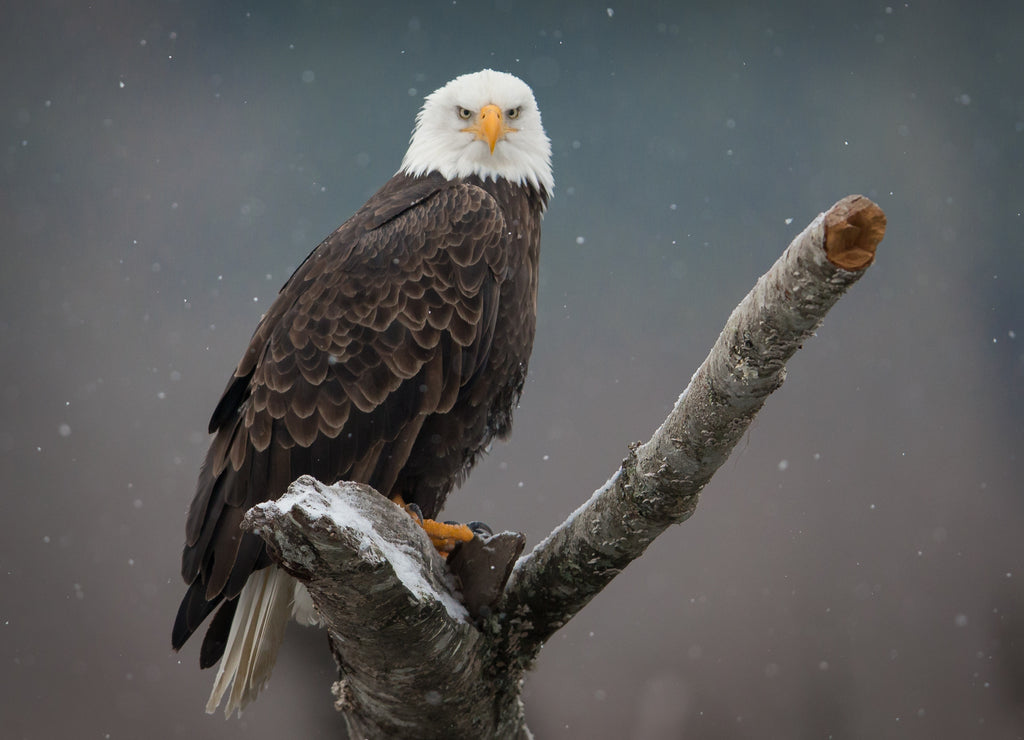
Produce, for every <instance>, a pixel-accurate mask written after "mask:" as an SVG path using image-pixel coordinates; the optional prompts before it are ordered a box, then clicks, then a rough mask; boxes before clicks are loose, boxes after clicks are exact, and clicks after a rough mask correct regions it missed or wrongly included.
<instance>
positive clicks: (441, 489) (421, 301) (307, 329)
mask: <svg viewBox="0 0 1024 740" xmlns="http://www.w3.org/2000/svg"><path fill="white" fill-rule="evenodd" d="M553 187H554V181H553V179H552V175H551V145H550V142H549V140H548V138H547V136H546V135H545V133H544V129H543V127H542V125H541V117H540V111H539V110H538V108H537V103H536V101H535V99H534V96H533V93H532V92H531V90H530V88H529V87H528V86H527V85H526V84H525V83H524V82H523V81H522V80H520V79H518V78H517V77H514V76H513V75H510V74H506V73H503V72H496V71H493V70H483V71H481V72H476V73H473V74H467V75H463V76H461V77H458V78H456V79H455V80H452V81H451V82H449V83H448V84H447V85H445V86H444V87H441V88H440V89H438V90H437V91H435V92H434V93H432V94H431V95H428V96H427V98H426V99H425V101H424V104H423V107H422V109H421V110H420V112H419V114H418V115H417V117H416V126H415V129H414V131H413V134H412V138H411V140H410V143H409V149H408V151H407V152H406V154H405V157H404V159H403V160H402V165H401V168H400V169H399V171H398V172H397V173H396V174H395V175H394V177H392V178H391V179H390V180H388V182H387V183H385V185H384V187H382V188H381V189H380V190H379V191H378V192H377V193H376V194H375V195H374V196H373V197H371V198H370V199H369V201H367V203H366V204H365V205H364V206H363V207H362V208H360V209H359V211H358V212H356V214H355V215H354V216H352V217H351V218H350V219H349V220H347V221H346V222H345V223H344V224H342V225H341V226H340V227H339V228H338V229H337V230H336V231H334V233H332V234H331V235H330V236H328V237H327V238H326V239H324V241H323V242H321V243H320V245H319V246H317V247H316V248H315V249H314V250H313V251H312V253H310V255H309V256H308V257H307V258H306V259H305V261H304V262H303V263H302V264H301V265H300V266H299V268H298V269H297V270H296V271H295V273H294V274H293V275H292V276H291V278H290V279H289V280H288V282H287V283H285V285H284V287H283V288H282V289H281V292H280V294H279V295H278V297H277V299H276V300H275V301H274V303H273V305H272V306H271V307H270V309H269V310H268V311H267V313H266V315H265V316H264V317H263V319H262V320H261V321H260V324H259V326H258V327H257V328H256V331H255V333H254V334H253V337H252V340H251V341H250V343H249V347H248V349H246V351H245V354H244V355H243V356H242V359H241V361H240V362H239V363H238V366H237V367H236V368H235V371H234V374H233V375H232V376H231V379H230V380H229V381H228V384H227V387H226V388H225V390H224V393H223V395H222V396H221V399H220V402H219V403H218V404H217V406H216V408H215V409H214V411H213V415H212V418H211V419H210V425H209V431H210V433H211V434H213V435H214V437H213V439H212V441H211V444H210V449H209V452H208V453H207V455H206V459H205V461H204V462H203V465H202V467H201V469H200V473H199V482H198V486H197V490H196V493H195V497H194V498H193V500H192V504H191V506H190V507H189V511H188V516H187V520H186V525H185V549H184V553H183V555H182V576H183V577H184V579H185V583H186V584H188V591H187V593H186V594H185V597H184V599H183V600H182V602H181V606H180V608H179V609H178V614H177V618H176V620H175V623H174V628H173V634H172V644H173V647H174V649H175V650H177V649H179V648H180V647H181V646H182V645H184V643H185V641H186V640H187V639H188V638H189V637H190V636H191V635H192V633H193V632H195V631H196V629H198V628H199V626H200V625H201V624H202V622H203V621H204V620H205V619H206V618H207V617H208V616H209V615H210V614H211V613H213V612H214V610H217V613H216V615H215V616H214V617H213V619H212V620H211V622H210V626H209V628H208V629H207V632H206V636H205V638H204V640H203V644H202V648H201V651H200V665H201V666H202V667H203V668H207V667H210V666H212V665H214V664H215V663H217V661H220V667H219V669H218V672H217V677H216V679H215V681H214V688H213V691H212V693H211V695H210V700H209V702H208V703H207V707H206V709H207V711H208V712H211V713H212V712H213V711H214V710H215V709H216V708H217V706H218V705H219V704H220V702H221V700H222V699H223V697H224V695H225V693H228V691H229V689H230V693H229V694H228V699H227V705H226V709H225V714H226V715H228V716H230V715H231V713H232V712H233V711H234V710H238V711H239V712H240V711H241V709H242V708H243V707H244V706H245V705H246V704H247V703H249V702H250V701H251V700H252V699H254V698H255V696H256V694H257V693H258V691H259V690H260V689H261V688H262V686H263V684H264V683H265V682H266V680H267V678H268V677H269V675H270V671H271V668H272V667H273V663H274V660H275V658H276V655H277V651H278V648H279V647H280V644H281V641H282V638H283V634H284V628H285V625H286V623H287V621H288V619H289V617H291V616H294V617H295V618H296V619H298V620H299V621H304V622H307V623H316V621H317V618H316V614H315V610H314V609H313V606H312V602H311V600H310V598H309V595H308V593H307V592H306V590H305V588H304V587H303V586H301V585H300V584H298V582H297V581H295V580H294V579H293V578H292V577H291V576H289V575H287V574H286V573H285V572H284V571H283V570H281V569H280V568H278V567H277V566H276V565H275V564H274V563H273V561H272V560H271V559H270V557H269V556H268V554H267V552H266V549H265V547H264V544H263V542H262V540H261V539H260V538H259V537H258V536H256V535H254V534H252V533H248V532H243V531H242V530H241V529H240V528H239V524H240V522H241V521H242V516H243V515H244V514H245V512H246V511H248V510H249V509H250V508H251V507H252V506H254V505H256V504H258V503H260V502H262V501H267V500H271V499H275V498H277V497H279V496H281V495H282V494H283V493H284V492H285V490H286V489H287V487H288V485H289V484H290V483H291V482H292V481H293V480H295V479H296V478H298V477H299V476H301V475H303V474H309V475H312V476H314V477H316V478H318V479H319V480H322V481H325V482H331V483H333V482H335V481H339V480H351V481H358V482H362V483H366V484H368V485H370V486H372V487H373V488H375V489H376V490H377V491H379V492H380V493H382V494H383V495H385V496H388V497H390V498H392V499H394V500H396V501H398V502H405V503H406V504H413V505H415V506H416V507H418V509H419V511H420V512H422V515H423V516H424V517H426V518H428V519H432V518H433V517H434V516H435V515H436V514H437V512H438V511H439V510H440V508H441V506H442V504H443V503H444V500H445V498H446V497H447V495H448V493H449V492H450V491H451V490H452V488H453V487H454V486H456V485H457V484H459V483H461V481H462V480H463V478H464V477H465V476H466V474H467V473H468V471H469V469H470V468H471V467H472V466H473V464H474V463H475V462H476V460H477V459H478V458H479V456H480V455H481V453H482V452H483V451H484V449H485V448H486V447H487V445H488V444H489V443H490V442H491V440H492V438H494V437H498V438H504V437H506V436H507V435H508V433H509V431H510V428H511V424H512V411H513V408H514V407H515V405H516V403H517V402H518V399H519V396H520V393H521V392H522V389H523V382H524V379H525V377H526V368H527V362H528V361H529V358H530V351H531V348H532V346H533V336H534V328H535V324H536V310H537V263H538V256H539V247H540V223H541V217H542V215H543V213H544V210H545V208H546V206H547V203H548V199H549V198H550V196H551V192H552V189H553ZM438 536H439V537H440V539H441V540H442V541H443V540H444V539H445V537H446V536H447V535H446V534H444V533H442V534H441V535H438ZM218 607H219V609H218Z"/></svg>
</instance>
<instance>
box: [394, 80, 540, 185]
mask: <svg viewBox="0 0 1024 740" xmlns="http://www.w3.org/2000/svg"><path fill="white" fill-rule="evenodd" d="M432 170H436V171H438V172H440V173H441V174H442V175H444V176H445V177H447V178H448V179H454V178H457V177H468V176H470V175H477V176H479V177H480V178H483V179H486V178H488V177H490V178H492V179H495V180H496V179H498V178H499V177H500V178H504V179H506V180H510V181H512V182H516V183H530V184H531V185H533V186H534V187H536V188H542V189H544V190H545V191H546V192H548V193H551V191H552V190H553V189H554V186H555V181H554V178H553V177H552V175H551V142H550V141H549V140H548V137H547V134H545V133H544V127H543V126H542V125H541V122H540V110H539V109H538V108H537V101H536V100H534V98H533V91H532V90H530V87H529V86H528V85H527V84H526V83H525V82H523V81H522V80H520V79H519V78H518V77H515V76H514V75H510V74H508V73H506V72H495V71H494V70H492V69H485V70H482V71H480V72H473V73H472V74H465V75H462V76H461V77H456V78H455V79H454V80H452V81H451V82H449V83H448V84H447V85H445V86H444V87H442V88H440V89H438V90H435V91H434V92H432V93H431V94H430V95H428V96H427V98H426V100H425V101H424V102H423V107H422V108H421V109H420V112H419V115H417V116H416V128H415V130H414V131H413V132H412V139H411V140H410V141H409V150H408V151H407V152H406V153H405V158H404V159H403V160H402V167H401V170H400V171H401V172H404V173H406V174H409V175H425V174H427V173H428V172H430V171H432Z"/></svg>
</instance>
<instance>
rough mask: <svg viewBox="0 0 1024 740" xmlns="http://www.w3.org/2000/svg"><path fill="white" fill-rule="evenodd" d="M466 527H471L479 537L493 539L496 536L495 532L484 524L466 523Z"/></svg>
mask: <svg viewBox="0 0 1024 740" xmlns="http://www.w3.org/2000/svg"><path fill="white" fill-rule="evenodd" d="M466 526H467V527H469V528H470V529H471V530H472V531H473V534H475V535H476V536H477V537H491V536H493V535H494V530H492V529H491V528H490V527H488V526H487V525H486V524H484V523H483V522H466Z"/></svg>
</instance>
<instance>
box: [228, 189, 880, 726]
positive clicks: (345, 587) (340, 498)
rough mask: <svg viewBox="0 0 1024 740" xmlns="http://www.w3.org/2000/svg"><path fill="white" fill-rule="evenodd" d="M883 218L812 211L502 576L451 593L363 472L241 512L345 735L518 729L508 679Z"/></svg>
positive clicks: (706, 460) (683, 478)
mask: <svg viewBox="0 0 1024 740" xmlns="http://www.w3.org/2000/svg"><path fill="white" fill-rule="evenodd" d="M885 225H886V220H885V215H884V213H883V212H882V210H881V209H880V208H879V207H878V206H877V205H875V204H874V203H872V202H871V201H870V200H868V199H867V198H864V197H863V196H857V195H853V196H848V197H846V198H843V199H842V200H840V201H839V202H838V203H836V204H835V205H834V206H832V208H830V209H829V210H828V211H827V212H825V213H823V214H820V215H819V216H818V217H817V218H816V219H814V220H813V221H812V222H811V223H810V225H808V226H807V228H805V229H804V230H803V232H801V233H800V234H799V235H798V236H797V237H796V238H795V239H794V240H793V242H792V243H791V244H790V245H789V247H788V248H787V249H786V250H785V252H784V253H783V254H782V256H781V257H780V258H779V259H778V261H776V263H775V264H774V265H773V266H772V268H771V269H770V270H769V271H768V272H767V273H766V274H765V275H763V276H762V277H761V278H760V279H759V280H758V281H757V284H756V285H755V286H754V288H753V289H752V290H751V291H750V293H749V294H748V295H747V296H746V297H745V298H744V299H743V301H741V303H740V304H739V305H738V306H737V307H736V309H735V310H734V311H733V313H732V315H731V316H730V317H729V319H728V321H727V322H726V324H725V328H724V329H723V330H722V333H721V334H720V336H719V337H718V340H717V341H716V343H715V345H714V347H713V348H712V350H711V352H710V353H709V354H708V356H707V358H706V359H705V360H704V362H703V363H702V364H701V366H700V367H699V368H698V369H697V372H696V373H694V375H693V377H692V378H691V379H690V382H689V384H688V385H687V387H686V389H685V390H684V391H683V393H682V394H681V395H680V396H679V399H678V401H677V402H676V404H675V406H674V408H673V409H672V411H671V413H670V414H669V415H668V417H667V418H666V419H665V421H664V422H663V423H662V425H661V426H660V427H659V428H658V429H657V431H655V432H654V435H653V436H652V437H651V439H650V440H648V441H647V442H645V443H643V444H640V445H635V446H631V447H630V450H629V454H628V456H627V457H626V459H625V460H624V461H623V463H622V465H621V467H620V468H619V469H618V470H617V471H616V472H615V473H614V474H613V475H612V477H611V478H610V479H609V480H608V482H607V483H605V485H604V486H602V487H601V488H600V489H598V490H597V491H596V492H594V494H593V495H592V496H591V497H590V499H589V500H587V501H586V503H584V504H583V505H582V506H581V507H580V508H579V509H577V510H576V511H575V512H573V513H572V514H571V515H570V516H569V517H568V518H567V519H566V521H565V522H563V523H562V524H560V525H559V526H558V527H556V528H555V530H554V531H553V532H552V533H551V534H550V535H549V536H548V537H547V538H545V540H544V541H543V542H541V543H540V544H538V545H537V546H536V547H535V548H534V549H533V551H532V552H530V553H529V554H528V555H526V556H525V557H523V558H521V559H519V561H518V562H517V563H516V564H515V567H514V569H513V570H512V571H511V577H509V578H508V582H507V584H506V583H505V578H504V577H505V576H507V575H508V574H507V572H499V573H498V574H497V576H496V577H495V578H497V579H498V581H500V584H504V587H503V588H501V586H500V585H499V586H495V585H494V584H495V582H497V581H495V580H494V579H491V580H487V579H485V581H486V582H485V585H484V586H482V587H480V586H473V587H472V588H471V589H467V591H474V590H475V591H476V593H475V595H473V596H471V597H469V598H465V599H461V600H460V598H459V595H458V594H457V592H456V591H455V589H454V586H453V582H452V578H451V573H450V569H449V567H448V566H446V564H445V562H444V560H443V559H442V558H441V557H440V556H438V554H437V553H436V551H435V550H434V549H433V547H432V546H431V545H430V541H429V538H428V537H427V536H426V534H425V533H424V532H423V530H422V529H421V528H420V527H418V526H417V525H416V524H415V522H413V521H412V519H411V518H410V517H409V516H407V515H406V514H405V513H404V512H403V511H402V510H401V509H399V508H398V507H397V506H395V505H394V504H393V503H391V502H390V501H388V500H387V499H386V498H385V497H383V496H381V495H379V494H377V493H376V492H375V491H373V489H371V488H369V487H367V486H364V485H361V484H356V483H338V484H336V485H334V486H325V485H324V484H322V483H320V482H319V481H316V480H314V479H312V478H310V477H308V476H304V477H302V478H299V479H298V480H297V481H295V483H293V484H292V486H291V487H290V488H289V491H288V493H287V494H286V495H285V496H283V497H282V498H281V499H279V500H277V501H270V502H266V503H264V504H260V505H259V506H257V507H255V508H254V509H252V510H251V511H250V512H249V513H248V514H247V515H246V520H245V525H244V526H246V527H247V528H250V529H252V530H253V531H256V532H258V533H259V534H260V535H261V536H262V537H263V538H264V539H265V540H266V542H267V544H268V546H269V548H270V551H271V553H272V555H273V557H274V558H275V559H276V560H277V561H278V562H279V563H280V564H281V565H282V566H283V567H284V568H285V569H286V570H287V571H288V572H289V573H291V574H292V575H294V576H295V577H296V578H298V579H299V580H300V581H301V582H303V583H304V584H305V585H306V587H307V588H308V589H309V592H310V595H311V596H312V598H313V602H314V603H315V604H316V605H317V608H318V609H319V611H320V614H321V616H322V618H323V620H324V623H325V625H326V627H327V629H328V632H329V634H330V638H331V644H332V648H333V651H334V654H335V658H336V659H337V661H338V665H339V669H340V672H341V674H342V679H341V681H339V682H338V683H337V684H335V689H334V690H335V695H336V696H337V698H338V702H337V704H338V706H339V709H340V710H341V711H342V712H344V714H345V718H346V722H347V723H348V726H349V732H350V734H351V736H352V737H360V738H361V737H409V736H415V737H423V738H430V737H446V738H451V737H456V738H459V737H498V738H525V737H530V734H529V730H528V728H527V726H526V723H525V716H524V712H523V705H522V702H521V701H520V691H521V687H522V681H523V675H524V673H525V671H526V670H527V669H528V668H529V667H530V666H531V665H532V664H533V662H534V660H535V659H536V656H537V654H538V653H539V652H540V649H541V647H542V646H543V645H544V643H545V641H547V640H548V639H549V638H550V637H551V636H552V635H553V634H554V633H555V632H556V631H557V630H558V629H559V628H560V627H561V626H562V625H564V624H565V623H566V622H568V621H569V620H570V619H571V618H572V617H573V616H574V615H575V614H576V613H578V612H579V610H580V609H582V608H583V606H585V605H586V604H587V603H588V602H589V601H590V599H592V598H593V597H594V596H595V595H596V594H597V593H599V592H600V591H601V589H603V588H604V587H605V586H606V585H607V584H608V582H609V581H611V579H612V578H614V577H615V576H616V575H617V574H618V573H620V572H621V571H622V570H623V569H624V568H625V567H626V566H627V565H628V564H629V563H630V562H632V561H633V560H634V559H636V558H637V557H639V556H640V555H641V554H643V552H644V550H646V548H647V546H648V545H649V544H650V543H651V542H652V541H653V540H654V538H655V537H657V536H658V535H659V534H661V532H663V531H664V530H665V529H667V528H668V527H669V526H670V525H672V524H676V523H680V522H682V521H685V520H686V519H688V518H689V517H690V516H691V515H692V514H693V512H694V511H695V509H696V506H697V501H698V495H699V493H700V491H701V490H702V489H703V488H704V486H705V485H707V483H708V481H709V480H710V479H711V476H712V475H713V474H714V473H715V471H716V470H718V468H719V467H720V466H721V465H722V463H724V462H725V460H726V459H727V458H728V456H729V454H730V453H731V451H732V449H733V447H734V446H735V445H736V443H737V442H738V441H739V439H740V438H741V437H742V436H743V434H745V433H746V431H747V429H748V428H749V425H750V422H751V421H752V420H753V418H754V416H755V415H756V414H757V412H758V411H759V410H760V408H761V407H762V406H763V404H764V402H765V401H766V400H767V397H768V396H769V395H770V394H771V393H772V392H773V391H775V390H776V389H777V388H779V387H780V386H781V385H782V383H783V381H784V380H785V373H786V362H787V361H788V360H789V358H790V357H792V355H793V354H794V353H795V352H796V351H797V350H798V349H799V348H800V347H801V346H802V345H803V343H804V341H806V340H807V339H808V338H809V337H810V336H811V335H812V334H813V333H814V332H815V331H816V330H817V328H818V327H819V326H820V324H821V322H822V321H823V319H824V317H825V315H826V314H827V312H828V310H829V309H830V308H831V307H832V306H833V305H834V304H835V302H836V301H838V300H839V298H840V297H841V296H842V295H843V294H844V293H845V292H846V291H847V290H848V289H849V288H850V287H851V286H852V285H853V284H854V283H855V282H856V281H857V280H858V279H859V278H860V277H861V275H863V273H864V271H865V270H866V268H867V267H868V266H869V265H870V264H871V263H872V262H873V260H874V256H875V250H876V247H877V245H878V243H879V242H880V241H881V239H882V237H883V235H884V233H885ZM503 537H504V539H503V540H502V541H501V542H502V544H500V545H499V544H494V545H492V546H491V548H490V551H489V552H484V551H483V550H477V551H471V552H469V553H468V554H464V557H463V560H464V561H465V562H469V563H472V565H469V566H467V565H466V564H465V562H464V563H463V565H462V566H459V567H463V568H469V572H488V571H490V570H494V569H497V570H499V571H500V569H501V568H506V567H508V566H510V564H511V563H512V561H513V560H514V559H515V557H516V556H517V555H518V554H519V551H520V550H521V547H522V541H521V537H520V538H518V539H517V538H516V535H514V534H512V533H508V535H507V536H505V535H503ZM454 557H456V556H453V558H454ZM488 557H489V558H493V559H492V560H485V558H488ZM457 563H458V560H456V561H453V562H452V563H450V565H452V566H455V565H456V564H457ZM456 569H457V568H456ZM463 580H464V581H465V582H468V579H465V578H464V579H463ZM480 589H483V590H480ZM488 589H490V590H488ZM467 596H470V594H468V593H467ZM463 601H465V603H466V604H468V605H469V606H470V609H471V610H472V613H473V616H470V611H469V610H467V608H466V607H465V606H464V604H463ZM492 604H493V605H492Z"/></svg>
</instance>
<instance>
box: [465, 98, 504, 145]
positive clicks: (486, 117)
mask: <svg viewBox="0 0 1024 740" xmlns="http://www.w3.org/2000/svg"><path fill="white" fill-rule="evenodd" d="M462 130H463V131H466V132H468V133H471V134H475V135H476V138H478V139H480V140H481V141H486V142H487V146H489V147H490V149H491V154H494V145H495V144H497V143H498V140H499V139H504V138H505V135H506V134H508V133H509V132H510V131H515V130H516V129H514V128H512V127H510V126H507V125H505V116H504V115H503V114H502V112H501V108H499V107H498V106H496V105H494V104H493V103H489V104H488V105H485V106H484V107H483V108H481V109H480V113H479V115H477V117H476V121H475V122H474V123H473V125H472V126H467V127H466V128H464V129H462Z"/></svg>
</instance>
